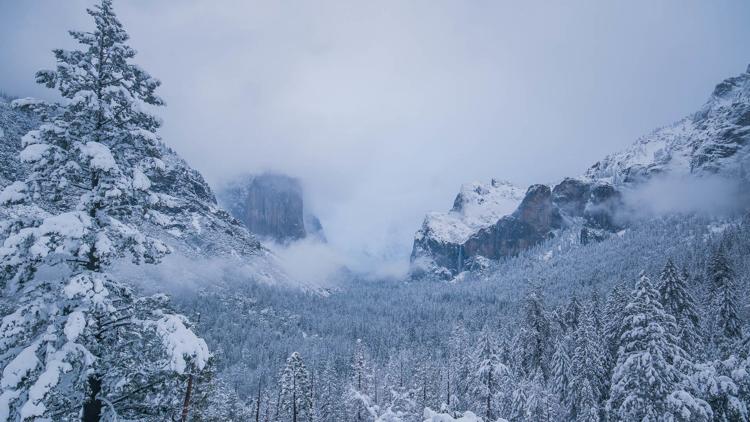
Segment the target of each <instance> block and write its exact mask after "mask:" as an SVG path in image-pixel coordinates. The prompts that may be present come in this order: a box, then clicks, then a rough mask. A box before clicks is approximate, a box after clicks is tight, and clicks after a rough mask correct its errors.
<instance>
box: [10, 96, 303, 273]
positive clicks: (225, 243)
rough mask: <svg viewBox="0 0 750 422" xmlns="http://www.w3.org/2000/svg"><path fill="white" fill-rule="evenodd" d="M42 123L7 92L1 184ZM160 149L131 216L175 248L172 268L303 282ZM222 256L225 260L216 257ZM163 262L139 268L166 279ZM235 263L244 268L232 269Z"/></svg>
mask: <svg viewBox="0 0 750 422" xmlns="http://www.w3.org/2000/svg"><path fill="white" fill-rule="evenodd" d="M39 124H40V119H39V116H38V115H36V114H35V112H34V111H32V110H28V109H26V108H24V109H20V108H18V107H13V106H12V105H11V103H10V99H7V98H4V99H2V100H0V131H1V132H2V135H3V136H0V160H2V163H3V166H1V167H0V188H3V187H5V186H7V185H8V184H10V183H11V182H12V181H13V180H15V178H16V176H17V174H18V173H19V172H20V171H21V166H20V163H19V160H18V153H19V150H20V146H21V137H22V136H23V135H25V134H26V133H27V132H28V131H29V130H32V129H34V128H36V127H38V125H39ZM159 155H160V158H159V159H158V165H157V166H155V169H153V170H150V171H148V172H147V174H146V176H147V177H148V181H147V183H150V185H151V191H152V192H154V197H153V198H152V204H151V206H150V208H149V210H148V211H147V212H146V213H145V214H143V215H131V216H129V219H130V221H129V222H131V223H133V224H135V225H137V226H138V227H139V228H140V229H141V230H142V231H143V232H144V233H146V234H148V235H151V236H154V237H156V238H159V239H160V240H162V241H163V242H165V243H166V244H167V245H169V246H170V247H171V248H172V250H173V253H172V254H171V255H170V256H169V257H168V258H167V259H166V262H165V264H169V263H172V264H173V265H167V266H169V267H170V268H172V269H173V270H174V269H176V268H178V267H182V268H183V269H184V270H186V271H187V272H188V273H190V274H201V275H202V277H203V278H205V279H210V278H211V277H207V276H208V274H206V273H205V272H204V271H198V269H199V268H200V267H201V265H200V264H198V263H200V262H204V263H206V262H210V265H207V266H206V268H212V269H213V270H214V271H215V275H216V277H215V279H216V280H217V281H218V280H221V279H227V278H235V279H237V280H245V281H247V280H251V279H252V280H256V281H259V282H264V283H266V284H282V285H283V284H285V285H298V284H299V286H303V284H302V283H297V282H295V281H292V280H291V279H290V278H289V276H288V275H287V274H286V272H285V271H284V269H283V263H282V262H280V261H279V259H278V257H276V256H274V255H273V254H272V253H271V252H270V251H269V250H267V249H266V248H264V247H263V246H262V245H261V243H260V242H259V241H258V240H257V239H256V238H255V237H254V236H253V235H252V234H251V233H249V232H248V230H247V229H246V228H245V227H244V226H243V225H242V224H241V223H240V222H239V221H237V220H236V219H234V218H233V217H232V216H230V215H229V213H227V212H226V211H224V210H223V209H222V208H221V207H220V206H219V205H218V204H217V202H216V198H215V196H214V193H213V191H212V190H211V188H210V186H209V185H208V184H207V183H206V181H205V180H204V178H203V176H202V175H201V174H200V173H199V172H198V171H197V170H195V169H193V168H191V167H190V166H189V165H188V164H187V163H186V162H185V161H184V160H183V159H182V158H180V157H179V155H178V154H177V153H175V152H174V151H173V150H171V149H170V148H168V147H167V146H166V145H164V144H160V154H159ZM6 211H7V210H6ZM219 257H221V260H220V261H221V264H220V263H219V260H217V258H219ZM177 263H181V264H179V265H178V264H177ZM188 264H192V265H188ZM164 268H166V267H164ZM164 268H161V269H157V268H142V269H139V271H150V273H149V274H150V275H151V276H159V275H160V274H161V275H162V276H163V277H158V278H159V279H160V280H162V281H164V280H167V279H168V278H169V274H166V273H165V272H164ZM230 268H235V269H238V268H239V269H241V271H240V270H237V271H229V269H230ZM190 274H187V273H186V274H185V275H184V277H183V278H184V281H185V282H186V284H189V283H198V282H200V281H201V280H198V279H197V278H196V277H192V276H190ZM221 274H223V276H222V275H221ZM131 275H132V274H131ZM204 281H206V280H204ZM306 287H309V286H306Z"/></svg>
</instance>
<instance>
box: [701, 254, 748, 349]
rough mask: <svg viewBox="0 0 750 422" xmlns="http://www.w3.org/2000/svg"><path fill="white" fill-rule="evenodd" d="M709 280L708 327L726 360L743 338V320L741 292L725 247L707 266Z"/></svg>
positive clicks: (713, 341) (714, 342)
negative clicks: (739, 297)
mask: <svg viewBox="0 0 750 422" xmlns="http://www.w3.org/2000/svg"><path fill="white" fill-rule="evenodd" d="M706 270H707V273H708V281H709V288H708V291H709V315H710V316H711V319H712V321H711V323H710V327H709V331H710V336H711V340H712V343H713V345H714V347H715V349H716V352H717V353H718V357H720V358H722V359H725V358H727V357H729V355H731V354H732V352H734V350H735V349H736V348H737V346H738V345H739V344H740V342H741V341H742V321H741V320H740V317H739V313H738V305H737V300H738V292H737V286H736V282H735V280H734V272H733V271H732V268H731V266H730V264H729V260H728V259H727V256H726V252H725V251H724V249H723V247H722V248H719V249H718V250H717V251H716V252H715V253H714V255H713V256H712V257H711V260H710V261H709V263H708V268H707V269H706Z"/></svg>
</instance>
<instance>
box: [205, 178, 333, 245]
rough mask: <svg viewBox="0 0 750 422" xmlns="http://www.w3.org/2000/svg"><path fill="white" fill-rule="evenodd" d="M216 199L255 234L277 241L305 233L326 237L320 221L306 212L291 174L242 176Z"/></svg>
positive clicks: (300, 188) (303, 236) (301, 194)
mask: <svg viewBox="0 0 750 422" xmlns="http://www.w3.org/2000/svg"><path fill="white" fill-rule="evenodd" d="M219 198H220V200H221V202H222V204H223V205H224V206H225V207H226V208H227V210H228V211H229V212H230V213H231V214H232V215H233V216H234V217H235V218H237V219H238V220H240V221H241V222H242V223H243V224H244V225H245V227H247V228H248V230H250V232H251V233H254V234H256V235H257V236H260V237H266V238H270V239H273V240H274V241H276V242H279V243H287V242H291V241H295V240H300V239H304V238H306V237H308V236H314V237H317V238H318V239H320V240H323V241H324V240H325V236H324V235H323V227H322V226H321V224H320V221H319V220H318V218H317V217H315V216H314V215H312V214H310V213H307V212H306V211H305V207H304V200H303V192H302V187H301V185H300V183H299V181H298V180H297V179H294V178H292V177H289V176H286V175H282V174H274V173H266V174H262V175H258V176H256V175H251V176H244V177H241V178H238V179H237V180H235V181H233V182H231V183H230V184H228V185H227V186H226V187H225V188H224V189H222V190H221V192H220V194H219Z"/></svg>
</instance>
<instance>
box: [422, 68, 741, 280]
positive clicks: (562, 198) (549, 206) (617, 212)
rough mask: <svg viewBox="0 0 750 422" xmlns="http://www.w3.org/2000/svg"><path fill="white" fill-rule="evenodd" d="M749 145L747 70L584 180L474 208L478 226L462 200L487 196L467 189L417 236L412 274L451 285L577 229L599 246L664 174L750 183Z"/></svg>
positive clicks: (475, 202) (481, 203) (428, 219)
mask: <svg viewBox="0 0 750 422" xmlns="http://www.w3.org/2000/svg"><path fill="white" fill-rule="evenodd" d="M749 144H750V67H749V68H748V71H747V72H745V73H743V74H741V75H740V76H737V77H733V78H729V79H727V80H725V81H723V82H722V83H720V84H719V85H717V86H716V88H715V89H714V91H713V93H712V94H711V97H710V98H709V100H708V101H707V102H706V104H705V105H704V106H703V107H702V108H701V109H700V110H699V111H698V112H697V113H695V114H693V115H691V116H688V117H686V118H684V119H682V120H680V121H679V122H677V123H675V124H673V125H671V126H668V127H665V128H662V129H658V130H656V131H655V132H653V133H651V134H650V135H648V136H645V137H643V138H641V139H639V140H638V141H636V142H635V143H634V144H633V145H631V146H630V147H628V148H626V149H625V150H624V151H621V152H618V153H615V154H612V155H609V156H607V157H606V158H604V159H603V160H601V161H599V162H597V163H596V164H594V165H593V166H592V167H591V168H589V169H588V171H587V172H586V173H585V175H584V176H582V177H579V178H566V179H564V180H562V181H561V182H560V183H558V184H557V185H555V186H554V187H553V188H552V189H550V188H549V187H547V186H544V185H533V186H531V187H530V188H529V189H528V191H527V192H526V194H525V195H524V196H522V200H520V199H518V200H517V197H516V196H515V195H509V197H512V198H513V199H514V200H513V201H506V202H505V206H499V205H498V204H496V203H493V202H492V201H481V200H473V201H469V204H470V205H471V206H472V207H473V210H472V212H471V215H472V216H474V215H480V216H482V218H481V219H476V218H471V217H467V216H465V215H464V214H463V213H464V204H465V203H466V202H467V201H466V200H465V198H466V197H467V196H468V197H471V195H472V192H473V189H474V187H477V188H478V190H477V192H482V191H483V190H482V188H481V186H480V185H476V184H475V185H470V186H471V187H470V188H468V189H467V188H466V187H464V188H462V190H461V193H459V195H458V197H457V198H456V201H455V203H454V206H453V209H452V210H451V211H450V212H449V213H447V214H441V213H431V214H428V215H427V217H426V218H425V221H424V223H423V224H422V228H421V229H420V230H419V231H418V232H417V234H416V235H415V238H414V247H413V250H412V256H411V259H412V264H413V265H412V267H413V271H412V274H413V276H417V277H419V276H424V275H430V276H438V277H440V278H443V279H451V278H453V277H455V276H456V275H457V274H458V273H460V272H462V271H464V270H466V269H471V268H470V267H472V266H474V265H475V264H476V263H477V262H480V263H481V262H487V260H498V259H502V258H504V257H508V256H513V255H516V254H518V253H520V252H521V251H523V250H525V249H528V248H530V247H533V246H534V245H536V244H539V243H540V242H542V241H544V240H545V239H547V238H549V237H550V236H554V235H555V232H556V230H558V229H560V228H564V227H576V228H580V241H581V243H584V244H585V243H589V242H593V241H599V240H601V239H603V238H605V237H607V236H608V235H609V234H610V233H613V232H616V231H619V230H621V229H622V228H623V227H624V224H625V223H624V221H625V220H624V219H623V218H621V217H622V215H624V214H626V212H627V210H626V209H625V207H626V205H625V201H624V200H623V194H622V192H623V191H624V190H627V189H631V188H634V187H636V186H637V185H638V184H640V183H644V182H647V181H649V180H651V179H652V178H654V177H656V176H659V175H666V174H669V175H675V176H699V177H700V176H704V175H713V174H720V175H723V176H728V177H730V178H738V179H739V180H747V169H749V168H750V147H748V145H749ZM493 184H494V182H493ZM485 190H487V189H485ZM475 196H476V197H477V198H482V197H484V196H485V195H481V194H477V195H475ZM747 196H748V199H750V194H747ZM514 201H515V202H514ZM516 207H517V208H516ZM510 208H512V209H510ZM472 222H473V223H472ZM477 222H479V223H477Z"/></svg>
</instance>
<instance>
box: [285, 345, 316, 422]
mask: <svg viewBox="0 0 750 422" xmlns="http://www.w3.org/2000/svg"><path fill="white" fill-rule="evenodd" d="M280 385H281V395H280V397H279V400H280V402H279V410H280V414H281V415H282V416H284V418H285V420H289V421H292V422H298V421H312V418H313V401H312V384H311V380H310V373H309V372H308V370H307V368H306V367H305V363H304V362H303V361H302V356H300V354H299V353H297V352H294V353H292V354H291V355H290V356H289V358H288V359H287V361H286V366H285V367H284V370H283V371H282V373H281V377H280Z"/></svg>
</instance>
